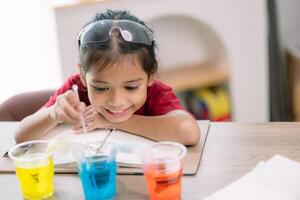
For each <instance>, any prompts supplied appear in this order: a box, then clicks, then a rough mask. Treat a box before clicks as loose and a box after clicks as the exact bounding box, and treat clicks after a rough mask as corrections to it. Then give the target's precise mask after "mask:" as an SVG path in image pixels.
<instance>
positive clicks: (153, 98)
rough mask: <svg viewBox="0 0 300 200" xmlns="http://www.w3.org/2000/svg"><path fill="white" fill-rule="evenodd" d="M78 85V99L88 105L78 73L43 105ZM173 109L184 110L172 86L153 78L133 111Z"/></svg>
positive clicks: (148, 113) (153, 113)
mask: <svg viewBox="0 0 300 200" xmlns="http://www.w3.org/2000/svg"><path fill="white" fill-rule="evenodd" d="M74 84H77V85H78V94H79V98H80V101H83V102H84V103H85V104H86V105H87V106H88V105H90V104H91V103H90V101H89V99H88V94H87V89H86V87H85V86H84V85H83V84H82V82H81V80H80V77H79V74H76V75H72V76H70V77H69V78H68V79H67V81H66V82H65V83H64V84H63V85H62V86H61V87H60V88H59V89H58V90H57V91H56V92H55V93H54V95H53V96H51V97H50V99H49V100H48V102H47V103H46V104H45V107H50V106H52V105H53V104H54V103H55V101H56V97H57V96H59V95H61V94H63V93H65V92H66V91H68V90H71V89H72V85H74ZM173 110H185V109H184V107H183V106H182V105H181V104H180V102H179V99H178V98H177V97H176V95H175V93H174V92H173V90H172V88H171V87H169V86H167V85H165V84H164V83H162V82H160V81H157V80H155V81H154V83H153V84H152V85H151V86H149V87H148V88H147V99H146V102H145V104H144V105H143V106H142V107H141V108H140V109H139V110H137V111H136V112H135V114H137V115H143V116H157V115H164V114H166V113H168V112H170V111H173Z"/></svg>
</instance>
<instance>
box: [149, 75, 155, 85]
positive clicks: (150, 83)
mask: <svg viewBox="0 0 300 200" xmlns="http://www.w3.org/2000/svg"><path fill="white" fill-rule="evenodd" d="M153 82H154V76H153V75H150V76H149V80H148V86H151V85H152V84H153Z"/></svg>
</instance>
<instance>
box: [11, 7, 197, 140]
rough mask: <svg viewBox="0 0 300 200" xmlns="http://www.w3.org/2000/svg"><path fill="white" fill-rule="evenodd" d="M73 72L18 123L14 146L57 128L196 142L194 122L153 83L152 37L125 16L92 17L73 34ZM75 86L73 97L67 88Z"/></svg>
mask: <svg viewBox="0 0 300 200" xmlns="http://www.w3.org/2000/svg"><path fill="white" fill-rule="evenodd" d="M78 45H79V49H78V54H79V64H78V68H79V73H78V74H76V75H73V76H70V77H69V78H68V80H67V81H66V83H65V84H64V85H63V86H62V87H60V88H59V89H58V90H57V91H56V93H55V94H54V95H53V96H52V97H50V99H49V101H48V102H47V103H46V105H45V106H44V107H43V108H41V109H40V110H39V111H37V112H36V113H34V114H33V115H31V116H28V117H26V118H25V119H24V120H23V121H22V122H21V124H20V127H19V130H18V132H17V134H16V137H15V139H16V141H17V142H22V141H25V140H32V139H39V138H42V137H43V136H44V135H46V134H47V133H48V132H49V131H50V130H51V129H53V128H54V127H56V126H57V125H58V124H60V123H69V124H71V125H73V129H74V130H75V131H76V132H78V133H82V127H81V126H80V115H82V116H83V118H84V121H85V123H86V129H87V131H92V130H94V129H98V128H108V127H110V128H111V127H113V128H116V129H119V130H123V131H126V132H131V133H134V134H137V135H141V136H144V137H147V138H151V139H153V140H157V141H162V140H169V141H170V140H171V141H175V142H179V143H182V144H185V145H194V144H197V143H198V142H199V139H200V130H199V127H198V125H197V122H196V120H195V119H194V118H193V117H192V116H191V115H190V114H189V113H188V112H186V111H185V109H184V108H183V106H182V105H181V104H180V103H179V100H178V99H177V97H176V96H175V94H174V92H173V91H172V89H171V88H170V87H169V86H167V85H165V84H163V83H162V82H160V81H158V80H155V79H154V77H153V76H154V74H155V73H156V71H157V61H156V57H155V52H154V47H155V41H154V38H153V32H152V30H151V29H150V28H148V27H147V26H146V25H145V23H144V22H143V21H141V20H139V19H138V18H137V17H135V16H133V15H130V13H128V12H127V11H112V10H107V11H106V12H104V13H98V14H96V15H95V17H94V18H93V19H92V20H91V21H90V22H89V23H88V24H87V25H86V26H85V27H84V28H83V30H82V31H81V32H80V33H79V35H78ZM73 85H76V86H77V87H78V92H77V93H76V92H74V90H72V86H73Z"/></svg>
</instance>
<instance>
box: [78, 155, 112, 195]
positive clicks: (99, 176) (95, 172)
mask: <svg viewBox="0 0 300 200" xmlns="http://www.w3.org/2000/svg"><path fill="white" fill-rule="evenodd" d="M87 161H88V162H87ZM79 169H80V170H79V176H80V179H81V182H82V186H83V191H84V196H85V199H87V200H100V199H101V200H107V199H113V198H114V197H115V195H116V161H115V159H112V158H109V157H107V156H93V157H92V158H87V160H84V161H82V162H81V166H80V168H79Z"/></svg>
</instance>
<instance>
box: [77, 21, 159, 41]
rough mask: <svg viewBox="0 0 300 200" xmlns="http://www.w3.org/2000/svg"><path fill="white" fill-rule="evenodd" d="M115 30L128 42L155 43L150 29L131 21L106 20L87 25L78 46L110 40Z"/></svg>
mask: <svg viewBox="0 0 300 200" xmlns="http://www.w3.org/2000/svg"><path fill="white" fill-rule="evenodd" d="M114 30H118V31H119V32H120V34H121V36H122V37H123V39H124V40H125V41H127V42H131V43H139V44H146V45H149V46H151V45H152V44H153V42H154V38H153V34H152V32H151V31H150V29H149V28H147V27H146V26H143V25H142V24H139V23H137V22H134V21H131V20H125V19H122V20H113V19H104V20H100V21H96V22H93V23H91V24H89V25H87V26H86V27H85V28H84V29H83V30H82V31H81V32H80V33H79V34H78V38H77V40H78V45H79V47H80V46H82V45H88V44H95V43H102V42H106V41H108V40H109V37H110V36H111V35H112V33H113V31H114Z"/></svg>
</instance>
